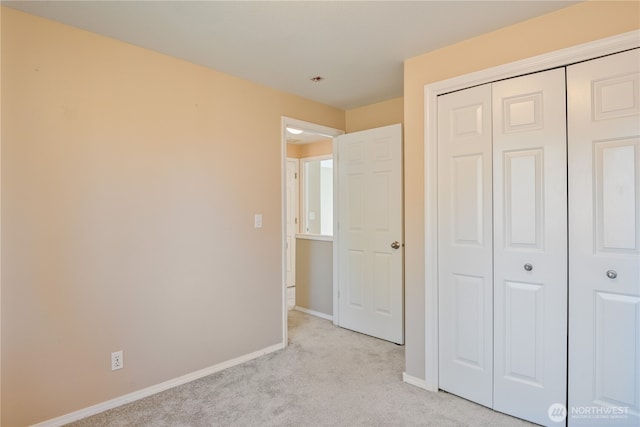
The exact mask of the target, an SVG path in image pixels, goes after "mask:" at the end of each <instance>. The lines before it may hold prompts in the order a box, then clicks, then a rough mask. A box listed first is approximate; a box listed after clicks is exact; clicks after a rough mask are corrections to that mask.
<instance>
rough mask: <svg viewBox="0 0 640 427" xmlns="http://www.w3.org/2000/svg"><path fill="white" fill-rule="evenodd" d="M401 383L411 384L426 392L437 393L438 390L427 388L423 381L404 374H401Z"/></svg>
mask: <svg viewBox="0 0 640 427" xmlns="http://www.w3.org/2000/svg"><path fill="white" fill-rule="evenodd" d="M402 381H404V382H405V383H407V384H411V385H413V386H416V387H420V388H423V389H425V390H427V391H438V390H432V389H431V388H429V387H428V386H427V383H426V381H425V380H423V379H420V378H418V377H414V376H412V375H409V374H407V373H406V372H403V373H402Z"/></svg>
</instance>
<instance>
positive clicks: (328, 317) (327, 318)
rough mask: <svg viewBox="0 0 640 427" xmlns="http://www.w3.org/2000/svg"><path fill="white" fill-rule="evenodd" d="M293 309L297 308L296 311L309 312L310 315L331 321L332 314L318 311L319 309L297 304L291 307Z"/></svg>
mask: <svg viewBox="0 0 640 427" xmlns="http://www.w3.org/2000/svg"><path fill="white" fill-rule="evenodd" d="M293 309H294V310H297V311H301V312H303V313H307V314H310V315H312V316H316V317H320V318H321V319H326V320H329V321H331V322H333V316H330V315H328V314H324V313H320V312H319V311H315V310H309V309H308V308H304V307H300V306H297V305H296V306H295V307H293Z"/></svg>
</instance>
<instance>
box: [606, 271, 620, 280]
mask: <svg viewBox="0 0 640 427" xmlns="http://www.w3.org/2000/svg"><path fill="white" fill-rule="evenodd" d="M607 277H608V278H609V279H615V278H616V277H618V273H616V271H615V270H607Z"/></svg>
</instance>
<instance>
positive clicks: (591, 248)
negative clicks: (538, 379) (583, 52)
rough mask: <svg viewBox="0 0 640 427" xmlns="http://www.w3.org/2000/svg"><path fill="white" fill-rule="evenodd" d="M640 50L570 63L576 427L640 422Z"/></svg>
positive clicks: (572, 418) (572, 415) (572, 404)
mask: <svg viewBox="0 0 640 427" xmlns="http://www.w3.org/2000/svg"><path fill="white" fill-rule="evenodd" d="M639 52H640V51H639V50H638V49H635V50H632V51H628V52H624V53H620V54H617V55H613V56H609V57H604V58H600V59H595V60H592V61H588V62H584V63H581V64H577V65H574V66H571V67H568V107H569V108H568V111H569V194H570V203H569V215H570V218H571V223H570V225H571V226H570V230H569V231H570V232H569V246H570V248H571V251H570V254H569V266H570V267H569V278H570V279H569V280H570V282H569V301H570V302H569V312H570V317H569V408H568V412H569V414H568V420H569V424H570V425H585V424H598V425H607V426H613V425H625V426H626V425H634V426H637V425H640V417H639V413H640V380H639V378H640V53H639ZM590 414H596V415H597V416H591V415H590Z"/></svg>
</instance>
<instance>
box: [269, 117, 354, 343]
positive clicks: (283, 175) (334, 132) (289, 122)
mask: <svg viewBox="0 0 640 427" xmlns="http://www.w3.org/2000/svg"><path fill="white" fill-rule="evenodd" d="M288 126H289V127H293V128H296V129H302V130H305V131H309V132H314V133H317V134H321V135H325V136H327V137H328V138H332V139H333V138H334V137H336V136H339V135H342V134H344V133H345V132H344V131H343V130H340V129H336V128H332V127H328V126H323V125H319V124H316V123H311V122H306V121H303V120H299V119H294V118H291V117H286V116H281V118H280V229H281V235H280V253H281V255H280V260H281V261H280V280H281V284H280V288H281V289H282V347H283V348H284V347H286V346H287V345H288V344H289V338H288V327H287V312H288V310H287V264H286V262H287V127H288ZM333 148H334V150H333V151H334V163H335V141H334V142H333ZM333 173H334V177H335V173H336V169H335V168H334V172H333ZM299 182H300V181H298V183H299ZM334 201H335V179H334ZM333 210H334V212H335V210H336V205H335V204H334V207H333ZM334 230H335V215H334ZM335 241H336V238H335V236H334V243H333V244H334V248H335ZM334 252H335V251H334ZM333 257H334V261H335V253H334V254H333ZM334 279H335V268H334ZM334 299H335V288H334ZM334 306H335V304H334ZM334 323H335V314H334Z"/></svg>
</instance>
